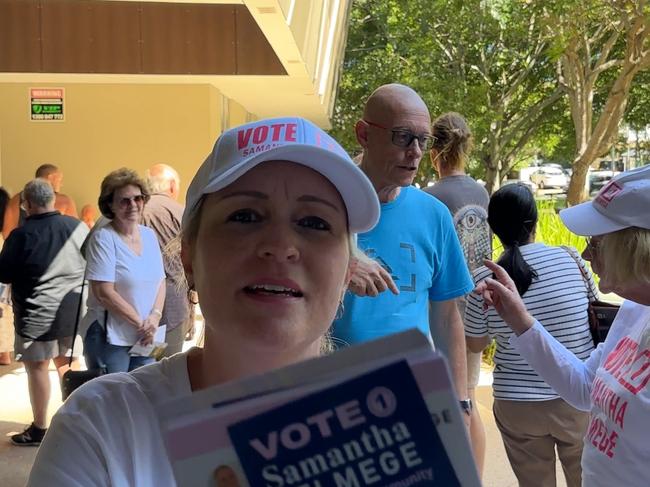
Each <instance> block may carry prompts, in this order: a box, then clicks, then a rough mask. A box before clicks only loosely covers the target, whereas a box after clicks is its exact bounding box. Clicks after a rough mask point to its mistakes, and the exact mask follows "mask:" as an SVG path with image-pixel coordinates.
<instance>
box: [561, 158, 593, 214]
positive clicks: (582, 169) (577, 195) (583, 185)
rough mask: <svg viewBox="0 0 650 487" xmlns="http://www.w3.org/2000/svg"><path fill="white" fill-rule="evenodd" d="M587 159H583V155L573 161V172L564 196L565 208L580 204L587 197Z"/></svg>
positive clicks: (588, 164) (589, 162) (588, 163)
mask: <svg viewBox="0 0 650 487" xmlns="http://www.w3.org/2000/svg"><path fill="white" fill-rule="evenodd" d="M588 159H589V157H585V155H584V154H583V155H582V156H581V157H578V158H577V159H576V160H574V161H573V172H572V173H571V181H570V182H569V189H568V190H567V194H566V201H567V206H574V205H577V204H580V203H582V202H583V201H585V200H586V199H587V197H588V196H589V195H588V194H587V174H588V172H589V166H590V164H591V161H590V160H588Z"/></svg>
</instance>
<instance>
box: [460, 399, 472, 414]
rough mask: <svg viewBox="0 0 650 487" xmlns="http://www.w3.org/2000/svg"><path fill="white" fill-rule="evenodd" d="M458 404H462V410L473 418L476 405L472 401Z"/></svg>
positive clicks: (467, 400) (468, 400)
mask: <svg viewBox="0 0 650 487" xmlns="http://www.w3.org/2000/svg"><path fill="white" fill-rule="evenodd" d="M458 402H459V403H460V408H461V409H462V410H463V412H464V413H465V414H467V415H468V416H471V414H472V409H473V408H474V405H473V404H472V400H471V399H463V400H462V401H458Z"/></svg>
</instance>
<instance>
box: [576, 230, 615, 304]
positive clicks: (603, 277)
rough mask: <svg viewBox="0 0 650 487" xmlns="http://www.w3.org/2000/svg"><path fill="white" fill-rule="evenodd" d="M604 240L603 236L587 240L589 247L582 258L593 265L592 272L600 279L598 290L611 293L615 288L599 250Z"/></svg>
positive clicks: (583, 252)
mask: <svg viewBox="0 0 650 487" xmlns="http://www.w3.org/2000/svg"><path fill="white" fill-rule="evenodd" d="M602 238H603V236H602V235H599V236H595V237H589V238H588V239H587V246H586V247H585V250H583V251H582V258H583V259H585V260H588V261H589V262H590V263H591V270H592V271H594V273H595V274H597V275H598V277H599V278H600V281H599V282H598V289H600V291H601V292H603V293H611V292H613V291H614V287H615V286H614V283H613V282H611V279H610V278H609V276H608V274H607V269H606V267H605V266H604V265H603V260H602V258H601V255H600V251H599V249H600V242H601V240H602Z"/></svg>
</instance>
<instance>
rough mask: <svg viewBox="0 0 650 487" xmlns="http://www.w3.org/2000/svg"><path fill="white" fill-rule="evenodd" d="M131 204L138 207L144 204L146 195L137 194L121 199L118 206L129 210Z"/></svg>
mask: <svg viewBox="0 0 650 487" xmlns="http://www.w3.org/2000/svg"><path fill="white" fill-rule="evenodd" d="M131 202H133V203H134V204H136V205H138V206H140V205H142V204H144V195H142V194H136V195H135V196H131V197H130V198H121V199H120V200H119V201H118V204H119V205H120V207H121V208H128V207H129V206H131Z"/></svg>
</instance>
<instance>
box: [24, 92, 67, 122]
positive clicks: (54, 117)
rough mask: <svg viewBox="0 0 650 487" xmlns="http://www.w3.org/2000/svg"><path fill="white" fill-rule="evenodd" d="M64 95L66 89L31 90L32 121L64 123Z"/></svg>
mask: <svg viewBox="0 0 650 487" xmlns="http://www.w3.org/2000/svg"><path fill="white" fill-rule="evenodd" d="M64 95H65V89H64V88H30V89H29V107H30V119H31V120H36V121H58V122H61V121H63V120H64V118H63V98H64Z"/></svg>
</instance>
